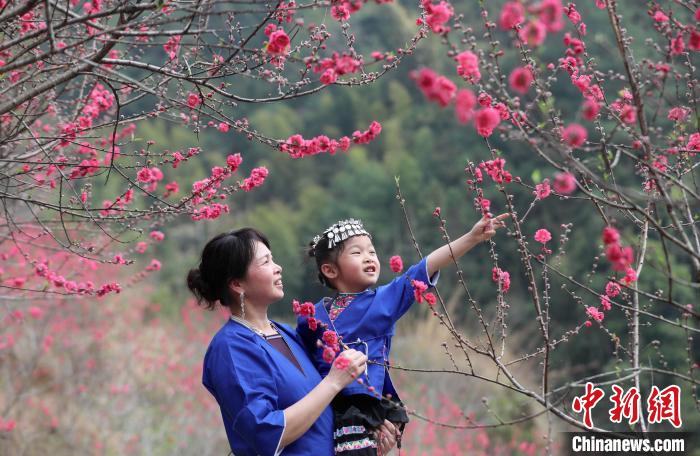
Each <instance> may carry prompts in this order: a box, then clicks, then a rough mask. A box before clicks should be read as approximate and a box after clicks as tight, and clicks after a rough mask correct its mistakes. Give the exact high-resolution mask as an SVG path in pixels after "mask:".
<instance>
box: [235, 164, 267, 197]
mask: <svg viewBox="0 0 700 456" xmlns="http://www.w3.org/2000/svg"><path fill="white" fill-rule="evenodd" d="M268 173H269V172H268V170H267V168H266V167H264V166H260V167H258V168H254V169H253V170H252V171H251V172H250V177H247V178H246V179H245V180H243V183H242V184H241V188H242V189H243V190H244V191H246V192H249V191H251V190H253V189H254V188H256V187H260V186H261V185H262V184H263V183H264V182H265V178H266V177H267V175H268Z"/></svg>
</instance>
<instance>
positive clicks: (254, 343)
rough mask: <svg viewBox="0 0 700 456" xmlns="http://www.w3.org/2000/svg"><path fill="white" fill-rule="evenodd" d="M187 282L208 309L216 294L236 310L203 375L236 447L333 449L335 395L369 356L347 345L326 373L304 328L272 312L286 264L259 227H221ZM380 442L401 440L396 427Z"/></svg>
mask: <svg viewBox="0 0 700 456" xmlns="http://www.w3.org/2000/svg"><path fill="white" fill-rule="evenodd" d="M187 286H188V287H189V289H190V290H191V291H192V293H194V295H195V296H196V297H197V301H198V302H199V303H200V304H202V305H204V306H205V307H207V308H209V309H213V308H214V307H215V306H216V303H217V302H220V303H221V304H222V305H224V306H226V307H228V308H229V310H230V311H231V318H230V319H229V321H227V322H226V324H224V326H223V327H222V328H221V329H220V330H219V332H218V333H217V334H216V335H215V336H214V338H213V339H212V341H211V343H210V344H209V348H208V349H207V353H206V355H205V357H204V372H203V377H202V383H204V386H205V387H206V388H207V389H208V390H209V391H210V392H211V394H212V395H213V396H214V397H215V398H216V401H217V402H218V403H219V407H220V408H221V415H222V417H223V420H224V426H225V427H226V435H227V437H228V441H229V444H230V445H231V450H232V451H233V453H234V454H235V455H236V456H242V455H263V456H267V455H275V456H276V455H279V454H284V455H321V456H331V455H333V414H332V412H331V409H330V407H329V404H330V402H331V400H332V399H333V398H334V397H335V395H336V394H337V393H338V392H339V391H340V390H342V389H343V388H344V387H345V386H347V385H348V384H350V383H351V382H353V381H354V379H355V378H356V377H357V376H358V375H359V374H360V373H362V372H364V370H365V367H366V362H367V357H366V356H365V355H364V354H362V353H361V352H358V351H355V350H347V351H345V352H343V353H342V354H341V355H340V356H342V357H344V358H345V359H347V362H346V363H344V364H347V365H346V366H335V365H334V366H333V368H332V369H331V371H330V373H329V375H328V376H327V377H325V378H324V379H323V380H322V379H321V377H320V376H319V374H318V372H317V371H316V370H315V368H314V366H313V364H312V363H311V361H310V359H309V357H308V355H307V354H306V352H305V351H304V348H303V345H302V342H301V340H300V339H299V336H298V335H297V334H296V332H294V330H292V329H291V328H289V327H288V326H286V325H282V324H279V323H277V322H273V321H271V320H269V319H268V318H267V310H268V307H269V306H270V304H272V303H274V302H276V301H279V300H280V299H282V297H283V296H284V290H283V286H282V268H281V267H280V266H278V265H277V264H275V262H274V260H273V258H272V253H271V252H270V243H269V242H268V240H267V238H266V237H265V236H264V235H263V234H262V233H260V232H259V231H257V230H254V229H252V228H243V229H240V230H237V231H233V232H231V233H225V234H220V235H218V236H216V237H215V238H213V239H212V240H210V241H209V242H208V243H207V245H206V246H205V247H204V250H203V251H202V260H201V263H200V264H199V268H197V269H192V270H190V272H189V274H188V276H187ZM381 431H382V434H381V440H380V441H381V442H382V444H381V447H382V448H381V450H383V452H386V451H388V450H389V449H390V448H391V447H392V446H393V445H394V444H395V437H394V435H395V429H394V428H393V426H392V425H391V424H390V423H389V422H386V423H385V425H384V427H383V428H382V429H381Z"/></svg>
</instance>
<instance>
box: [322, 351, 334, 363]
mask: <svg viewBox="0 0 700 456" xmlns="http://www.w3.org/2000/svg"><path fill="white" fill-rule="evenodd" d="M333 359H335V350H333V348H331V347H325V348H324V349H323V360H324V361H325V362H327V363H328V364H330V363H332V362H333Z"/></svg>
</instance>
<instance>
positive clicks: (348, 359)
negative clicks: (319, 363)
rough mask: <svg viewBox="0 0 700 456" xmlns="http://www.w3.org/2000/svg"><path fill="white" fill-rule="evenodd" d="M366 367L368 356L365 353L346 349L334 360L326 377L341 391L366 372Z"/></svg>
mask: <svg viewBox="0 0 700 456" xmlns="http://www.w3.org/2000/svg"><path fill="white" fill-rule="evenodd" d="M366 367H367V356H365V354H364V353H362V352H359V351H357V350H353V349H350V350H345V351H342V352H340V354H339V355H338V356H337V357H336V358H335V361H333V366H332V367H331V371H330V372H329V373H328V376H327V377H326V379H328V381H329V382H331V384H333V385H335V386H336V387H338V391H340V390H342V389H343V388H345V387H346V386H348V385H349V384H350V383H352V382H354V381H355V380H356V379H357V378H358V377H359V376H360V375H361V374H362V373H364V371H365V368H366Z"/></svg>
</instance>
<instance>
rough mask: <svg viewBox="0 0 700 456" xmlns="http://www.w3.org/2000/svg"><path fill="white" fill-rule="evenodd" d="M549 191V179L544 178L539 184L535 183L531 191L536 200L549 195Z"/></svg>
mask: <svg viewBox="0 0 700 456" xmlns="http://www.w3.org/2000/svg"><path fill="white" fill-rule="evenodd" d="M551 191H552V189H551V188H550V186H549V179H545V180H543V181H542V183H541V184H537V185H535V191H534V192H533V193H534V194H535V197H536V198H537V199H538V200H543V199H545V198H547V197H548V196H549V194H550V193H551Z"/></svg>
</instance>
